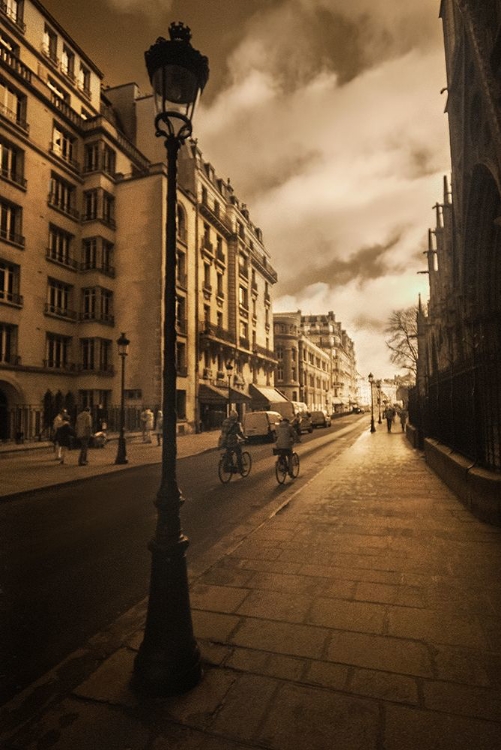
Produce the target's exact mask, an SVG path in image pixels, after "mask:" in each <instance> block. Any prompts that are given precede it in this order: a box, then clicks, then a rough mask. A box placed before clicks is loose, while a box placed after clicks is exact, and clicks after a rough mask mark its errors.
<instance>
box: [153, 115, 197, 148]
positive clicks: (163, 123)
mask: <svg viewBox="0 0 501 750" xmlns="http://www.w3.org/2000/svg"><path fill="white" fill-rule="evenodd" d="M172 119H174V120H181V121H182V122H183V124H182V125H181V127H180V128H179V131H178V132H177V133H176V131H175V130H174V127H173V125H172ZM191 133H192V125H191V121H190V120H189V119H188V118H187V117H186V116H185V115H183V114H181V113H180V112H168V111H167V112H160V113H159V114H158V115H157V116H156V117H155V135H156V136H157V137H162V136H163V137H164V138H176V140H178V141H179V142H180V143H184V142H185V140H186V139H187V138H189V137H190V136H191Z"/></svg>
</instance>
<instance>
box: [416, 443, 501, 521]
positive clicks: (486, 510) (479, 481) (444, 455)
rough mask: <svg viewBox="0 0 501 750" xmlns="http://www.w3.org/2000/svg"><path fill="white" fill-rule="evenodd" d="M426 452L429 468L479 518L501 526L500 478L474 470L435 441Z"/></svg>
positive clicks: (491, 473)
mask: <svg viewBox="0 0 501 750" xmlns="http://www.w3.org/2000/svg"><path fill="white" fill-rule="evenodd" d="M424 452H425V456H426V461H427V463H428V465H429V466H430V468H432V469H433V471H434V472H435V473H436V474H438V476H439V477H440V479H442V481H443V482H444V483H445V484H446V485H447V486H448V487H449V488H450V489H451V490H452V491H453V492H454V493H455V494H456V495H457V496H458V498H459V499H460V500H461V502H462V503H463V504H464V505H465V506H466V507H467V508H468V510H470V511H471V512H472V513H473V514H474V515H475V516H476V517H477V518H480V519H481V520H482V521H486V522H487V523H492V524H495V525H496V526H501V475H499V474H496V473H494V472H493V471H487V470H486V469H482V468H480V467H478V466H475V464H474V463H472V461H471V460H470V459H467V458H465V457H464V456H462V455H460V454H459V453H455V452H454V451H453V450H452V449H451V448H449V447H448V446H446V445H443V444H442V443H439V442H438V441H437V440H433V439H432V438H425V441H424Z"/></svg>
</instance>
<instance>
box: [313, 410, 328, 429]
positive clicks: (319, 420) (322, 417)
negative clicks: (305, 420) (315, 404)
mask: <svg viewBox="0 0 501 750" xmlns="http://www.w3.org/2000/svg"><path fill="white" fill-rule="evenodd" d="M311 424H312V426H313V427H330V426H331V418H330V417H329V415H328V414H327V413H326V412H325V411H321V410H320V411H312V412H311Z"/></svg>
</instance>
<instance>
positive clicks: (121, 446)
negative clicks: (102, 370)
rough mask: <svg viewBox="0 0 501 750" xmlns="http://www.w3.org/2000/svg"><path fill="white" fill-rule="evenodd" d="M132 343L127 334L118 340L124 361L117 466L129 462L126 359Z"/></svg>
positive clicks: (123, 334) (119, 353) (120, 354)
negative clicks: (126, 423)
mask: <svg viewBox="0 0 501 750" xmlns="http://www.w3.org/2000/svg"><path fill="white" fill-rule="evenodd" d="M129 344H130V341H129V339H128V338H127V336H126V335H125V333H122V334H120V338H119V339H117V346H118V356H119V357H120V359H121V360H122V380H121V384H120V434H119V436H118V449H117V457H116V458H115V463H116V464H126V463H128V461H127V447H126V444H125V434H124V427H125V358H126V357H127V355H128V353H129Z"/></svg>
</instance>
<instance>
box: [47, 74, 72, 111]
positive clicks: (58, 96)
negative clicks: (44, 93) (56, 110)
mask: <svg viewBox="0 0 501 750" xmlns="http://www.w3.org/2000/svg"><path fill="white" fill-rule="evenodd" d="M47 86H48V87H49V89H50V90H51V91H52V93H53V95H54V96H53V97H52V101H53V102H54V104H56V105H57V106H59V104H61V103H62V104H68V105H69V103H70V95H69V94H68V92H67V91H65V90H64V89H63V88H62V86H60V85H59V83H57V81H55V80H54V79H53V78H50V77H49V78H47Z"/></svg>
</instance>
